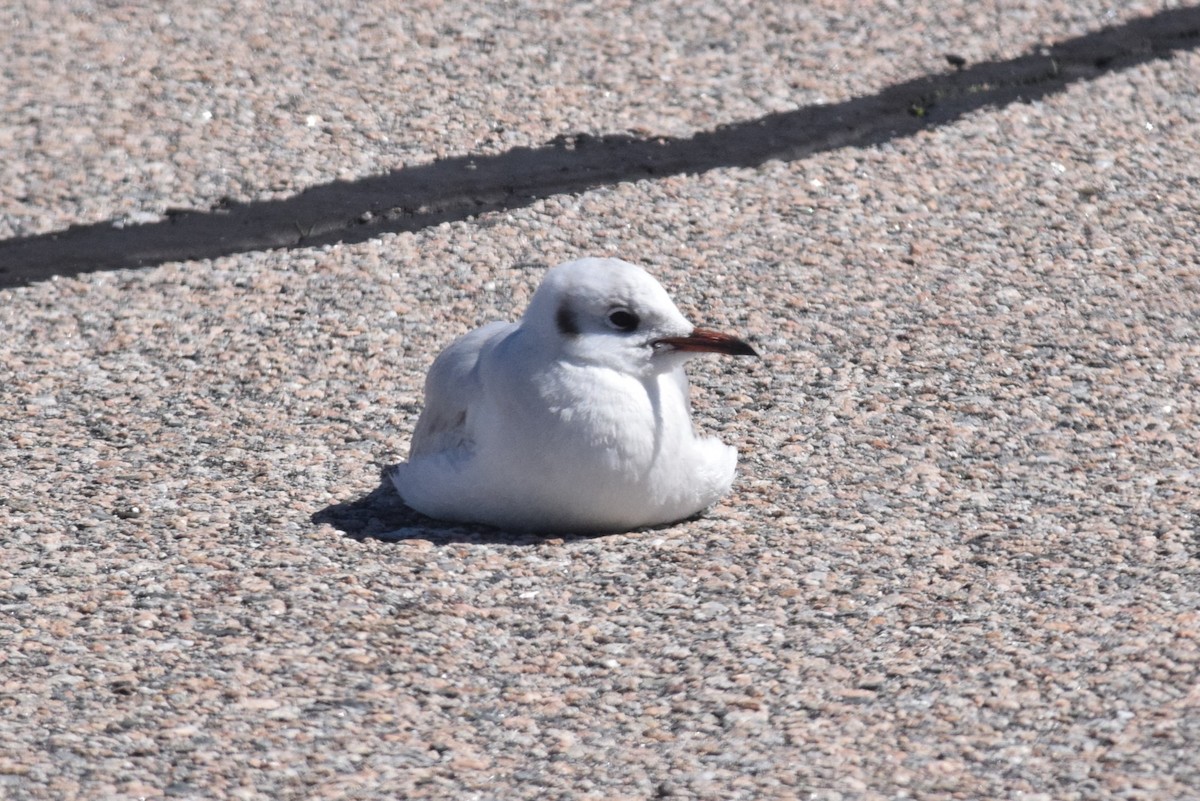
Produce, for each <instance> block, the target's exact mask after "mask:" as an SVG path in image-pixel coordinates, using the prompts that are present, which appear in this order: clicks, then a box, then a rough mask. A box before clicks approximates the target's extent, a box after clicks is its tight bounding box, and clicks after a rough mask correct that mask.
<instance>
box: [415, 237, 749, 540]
mask: <svg viewBox="0 0 1200 801" xmlns="http://www.w3.org/2000/svg"><path fill="white" fill-rule="evenodd" d="M703 352H712V353H725V354H731V355H736V356H756V355H757V354H756V353H755V351H754V349H753V348H751V347H750V346H749V345H748V344H746V343H745V342H743V341H742V340H740V339H738V338H737V337H734V336H730V335H728V334H721V333H717V332H715V331H709V330H706V329H703V328H696V327H695V326H693V325H692V324H691V323H690V322H688V321H687V319H686V318H685V317H684V316H683V314H681V313H680V311H679V309H677V308H676V307H675V304H674V303H673V302H672V301H671V298H670V296H668V295H667V292H666V290H664V289H663V288H662V285H661V284H659V283H658V282H657V281H656V280H654V278H652V277H651V276H650V274H649V273H647V272H646V271H645V270H643V269H642V268H641V267H638V266H636V265H633V264H629V263H628V262H624V261H620V260H619V259H594V258H593V259H581V260H579V261H574V262H569V263H567V264H561V265H559V266H558V267H554V268H553V269H551V270H549V271H548V272H547V273H546V275H545V278H544V279H543V280H542V284H541V286H539V287H538V290H537V292H535V293H534V296H533V299H532V300H531V301H530V303H529V308H528V309H527V310H526V311H525V314H524V316H523V317H522V318H521V321H520V322H519V323H501V322H497V323H490V324H488V325H485V326H484V327H482V328H479V329H477V330H475V331H472V332H471V333H469V334H467V335H465V336H463V337H462V338H461V339H459V340H457V341H456V342H454V343H453V344H451V345H450V346H449V347H448V348H446V349H445V350H444V351H443V352H442V353H441V355H439V356H438V357H437V359H436V360H435V361H434V363H433V366H432V367H431V368H430V370H429V375H428V377H427V378H426V380H425V408H424V411H423V412H422V413H421V416H420V419H419V420H418V421H417V427H416V430H415V432H414V434H413V438H412V446H411V450H410V452H409V458H408V462H406V463H404V464H400V465H397V466H396V467H395V468H393V472H392V480H393V482H394V483H395V485H396V489H397V490H398V491H399V493H400V496H401V497H402V498H403V499H404V502H405V503H406V504H408V506H410V507H412V508H413V509H416V510H417V511H418V512H421V513H423V514H425V515H428V516H429V517H433V518H437V519H440V520H449V521H457V522H471V523H484V524H488V525H492V526H497V527H500V528H506V529H511V530H521V531H539V532H549V531H559V532H611V531H627V530H630V529H634V528H640V527H642V526H651V525H656V524H661V523H669V522H672V521H676V520H680V519H682V518H685V517H689V516H691V515H693V514H695V513H697V512H699V511H701V510H702V509H705V508H707V507H708V506H711V505H712V504H713V503H715V502H716V501H717V500H718V499H719V498H721V497H722V496H723V495H725V494H726V493H728V492H729V489H730V486H731V484H732V482H733V473H734V468H735V466H736V464H737V451H736V450H735V449H734V448H732V447H730V446H728V445H725V444H723V443H721V442H719V441H718V440H716V439H710V438H700V437H697V436H696V433H695V431H694V430H693V428H692V419H691V406H690V404H689V401H688V382H687V375H686V374H685V373H684V369H683V367H684V362H686V361H687V359H688V358H689V357H691V356H694V355H696V354H697V353H703Z"/></svg>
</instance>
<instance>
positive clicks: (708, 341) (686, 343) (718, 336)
mask: <svg viewBox="0 0 1200 801" xmlns="http://www.w3.org/2000/svg"><path fill="white" fill-rule="evenodd" d="M654 346H655V347H666V348H673V349H675V350H683V351H691V352H695V353H724V354H726V355H727V356H757V355H758V351H756V350H755V349H754V348H752V347H750V344H749V343H747V342H746V341H744V340H741V339H738V338H737V337H735V336H733V335H732V334H722V333H721V332H720V331H709V330H708V329H707V328H696V329H693V330H692V333H690V334H688V335H687V336H686V337H663V338H662V339H656V340H654Z"/></svg>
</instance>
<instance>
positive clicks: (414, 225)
mask: <svg viewBox="0 0 1200 801" xmlns="http://www.w3.org/2000/svg"><path fill="white" fill-rule="evenodd" d="M1198 46H1200V7H1188V8H1180V9H1174V10H1169V11H1163V12H1160V13H1158V14H1155V15H1153V16H1149V17H1144V18H1139V19H1136V20H1132V21H1130V22H1127V23H1125V24H1123V25H1119V26H1115V27H1110V28H1105V29H1103V30H1100V31H1096V32H1094V33H1090V34H1086V35H1083V36H1079V37H1077V38H1074V39H1069V40H1066V41H1063V42H1059V43H1057V44H1054V45H1051V46H1046V47H1040V48H1037V49H1036V50H1034V51H1033V52H1030V53H1028V54H1026V55H1022V56H1018V57H1016V58H1013V59H1009V60H1006V61H987V62H979V63H976V64H967V63H966V62H965V60H964V59H962V58H961V57H959V56H947V57H946V58H947V62H948V63H949V65H950V66H951V67H952V71H949V72H946V73H939V74H934V75H927V76H923V77H920V78H917V79H914V80H911V81H907V82H905V83H901V84H897V85H894V86H891V87H887V88H885V89H883V90H882V91H880V92H878V93H876V94H874V95H869V96H864V97H859V98H854V99H852V100H848V101H845V102H843V103H836V104H828V105H814V106H806V107H803V108H798V109H795V110H793V111H788V112H782V113H777V114H769V115H766V116H764V117H760V118H757V119H753V120H747V121H743V122H737V123H733V124H729V125H724V126H721V127H718V128H715V129H713V130H711V131H702V132H699V133H697V134H695V135H694V136H691V137H687V138H671V137H633V136H627V135H621V134H619V135H609V136H600V137H595V136H589V135H585V134H577V135H571V136H560V137H557V138H556V139H554V140H552V141H550V142H549V143H547V144H546V145H544V146H541V147H536V148H528V147H519V148H514V149H512V150H509V151H507V152H505V153H501V154H497V155H489V156H457V157H453V158H448V159H443V160H440V161H436V162H433V163H431V164H427V165H421V166H416V167H406V168H404V169H400V170H395V171H393V172H391V173H388V174H386V175H380V176H373V177H368V178H363V179H360V180H357V181H335V182H332V183H329V184H323V185H320V186H314V187H311V188H309V189H306V190H304V191H302V192H300V193H298V194H296V195H294V196H292V197H290V198H286V199H283V200H270V201H262V202H254V203H244V204H243V203H235V202H232V201H227V200H226V201H222V202H220V203H218V204H217V205H216V206H215V207H214V208H212V209H210V210H208V211H189V210H185V209H171V210H170V211H169V212H168V213H167V214H166V215H165V218H164V219H163V220H162V221H160V222H154V223H148V224H143V225H132V226H124V227H118V225H117V224H116V223H115V222H114V221H105V222H100V223H95V224H90V225H79V226H72V227H70V228H68V229H66V230H63V231H57V232H53V233H50V234H43V235H38V236H30V237H21V238H13V239H8V240H4V241H0V288H3V287H13V286H23V285H27V284H30V283H33V282H35V281H41V280H45V279H47V278H50V277H51V276H54V275H76V274H80V273H86V272H93V271H97V270H112V269H121V268H130V267H151V266H154V265H158V264H162V263H164V262H170V261H184V260H193V259H206V258H215V257H218V256H225V255H229V254H233V253H243V252H247V251H255V250H267V249H272V248H296V247H312V246H319V245H323V244H329V243H333V242H346V243H353V242H361V241H364V240H366V239H370V238H372V237H376V236H379V235H381V234H384V233H388V232H397V231H418V230H421V229H424V228H427V227H430V226H434V225H438V224H440V223H443V222H452V221H458V220H466V219H470V218H473V217H477V216H479V215H481V214H485V213H487V212H493V211H502V210H509V209H516V208H521V207H523V206H527V205H529V204H531V203H533V202H535V201H537V200H540V199H543V198H547V197H551V196H553V195H558V194H564V193H579V192H585V191H587V190H589V189H593V188H596V187H600V186H607V185H611V184H615V183H619V182H622V181H635V180H642V179H647V178H651V179H652V178H661V177H665V176H670V175H679V174H685V173H688V174H695V173H702V172H706V171H708V170H712V169H718V168H721V167H753V166H757V165H760V164H762V163H764V162H766V161H769V160H772V159H782V160H796V159H803V158H805V157H807V156H810V155H812V154H814V153H820V152H823V151H828V150H835V149H838V148H843V147H852V146H853V147H866V146H871V145H876V144H881V143H884V142H887V141H890V140H893V139H896V138H900V137H905V136H910V135H912V134H913V133H916V132H917V131H920V130H925V129H929V128H932V127H936V126H940V125H946V124H949V123H952V122H954V121H955V120H957V119H959V118H960V117H962V116H963V115H965V114H969V113H971V112H974V111H977V110H979V109H982V108H985V107H993V108H999V107H1003V106H1006V105H1009V104H1011V103H1014V102H1030V101H1033V100H1037V99H1039V98H1042V97H1045V96H1047V95H1050V94H1053V93H1056V92H1060V91H1062V90H1063V89H1064V88H1065V87H1067V86H1068V85H1070V84H1072V83H1076V82H1079V81H1090V80H1095V79H1096V78H1098V77H1100V76H1102V75H1105V74H1108V73H1111V72H1114V71H1117V70H1124V69H1128V68H1130V67H1133V66H1136V65H1138V64H1142V63H1145V62H1147V61H1153V60H1158V59H1166V58H1170V57H1171V55H1172V54H1173V53H1175V52H1177V51H1181V50H1193V49H1196V48H1197V47H1198Z"/></svg>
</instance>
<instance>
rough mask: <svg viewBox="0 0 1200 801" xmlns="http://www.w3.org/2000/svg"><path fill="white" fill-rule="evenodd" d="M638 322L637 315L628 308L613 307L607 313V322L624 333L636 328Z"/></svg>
mask: <svg viewBox="0 0 1200 801" xmlns="http://www.w3.org/2000/svg"><path fill="white" fill-rule="evenodd" d="M640 322H641V320H639V319H638V316H637V315H636V314H634V313H633V312H631V311H630V310H629V309H613V310H612V311H610V312H609V313H608V324H609V325H611V326H612V327H613V328H615V329H617V330H618V331H623V332H625V333H628V332H630V331H635V330H637V327H638V323H640Z"/></svg>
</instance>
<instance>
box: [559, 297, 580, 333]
mask: <svg viewBox="0 0 1200 801" xmlns="http://www.w3.org/2000/svg"><path fill="white" fill-rule="evenodd" d="M554 322H555V323H557V324H558V330H559V333H561V334H562V335H563V336H565V337H574V336H579V323H577V322H575V312H573V311H571V308H570V307H569V306H567V304H565V303H564V304H563V305H561V306H559V307H558V313H557V314H555V315H554Z"/></svg>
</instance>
